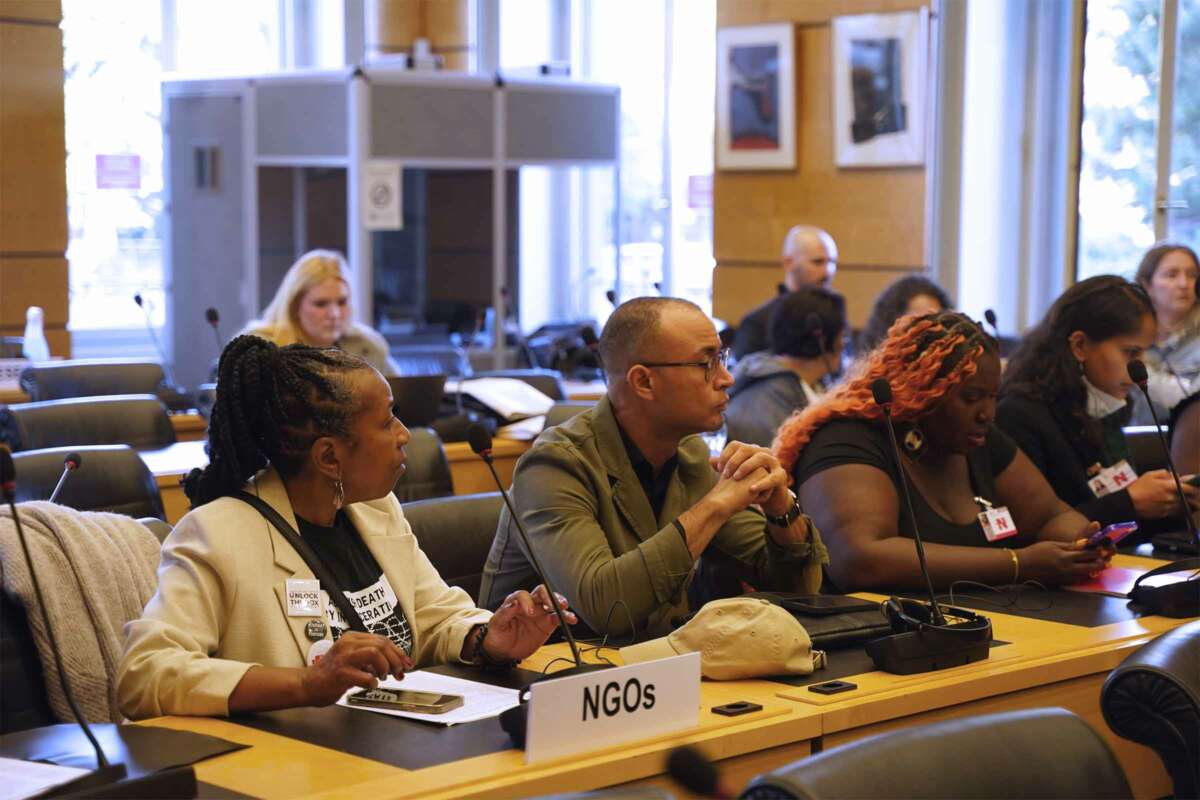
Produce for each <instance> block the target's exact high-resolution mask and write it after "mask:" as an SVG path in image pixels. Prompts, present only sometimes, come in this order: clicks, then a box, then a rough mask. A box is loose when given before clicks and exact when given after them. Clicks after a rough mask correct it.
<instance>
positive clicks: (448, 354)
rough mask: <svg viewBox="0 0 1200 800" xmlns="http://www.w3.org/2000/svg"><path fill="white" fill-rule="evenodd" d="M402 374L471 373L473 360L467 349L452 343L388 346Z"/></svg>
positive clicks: (457, 374)
mask: <svg viewBox="0 0 1200 800" xmlns="http://www.w3.org/2000/svg"><path fill="white" fill-rule="evenodd" d="M388 350H389V352H390V354H391V356H392V360H393V361H395V362H396V366H397V367H399V368H400V374H401V375H439V374H440V375H449V376H450V377H459V376H466V375H470V374H471V362H470V361H469V360H468V359H467V354H466V351H464V350H463V349H462V348H461V347H455V346H454V345H452V344H404V345H392V346H391V347H389V348H388Z"/></svg>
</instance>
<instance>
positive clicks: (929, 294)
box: [856, 275, 954, 354]
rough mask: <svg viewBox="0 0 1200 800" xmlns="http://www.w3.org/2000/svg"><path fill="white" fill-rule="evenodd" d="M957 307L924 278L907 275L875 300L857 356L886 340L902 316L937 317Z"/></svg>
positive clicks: (858, 345) (893, 283)
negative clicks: (939, 312) (936, 315)
mask: <svg viewBox="0 0 1200 800" xmlns="http://www.w3.org/2000/svg"><path fill="white" fill-rule="evenodd" d="M951 308H954V304H953V303H952V302H950V297H949V295H947V294H946V292H945V291H944V290H943V289H942V287H940V286H938V285H937V284H936V283H934V282H933V281H931V280H929V278H926V277H925V276H924V275H906V276H904V277H903V278H900V279H899V280H896V281H894V282H892V284H891V285H890V286H888V287H887V288H886V289H884V290H883V291H882V292H880V293H879V296H878V297H876V298H875V305H874V306H872V307H871V316H870V317H869V318H867V325H866V327H865V328H863V332H862V335H861V336H860V337H859V338H858V342H857V343H856V351H857V354H865V353H866V352H867V351H869V350H872V349H874V348H875V346H876V345H878V344H879V343H880V342H881V341H883V337H885V336H887V332H888V330H889V329H890V328H891V327H892V325H893V324H894V323H895V322H896V320H898V319H900V318H901V317H907V316H909V315H910V314H933V313H936V312H938V311H947V310H949V309H951Z"/></svg>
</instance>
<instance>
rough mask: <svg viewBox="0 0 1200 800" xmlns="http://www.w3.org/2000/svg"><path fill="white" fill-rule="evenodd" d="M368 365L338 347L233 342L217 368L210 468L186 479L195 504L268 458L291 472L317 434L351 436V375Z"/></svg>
mask: <svg viewBox="0 0 1200 800" xmlns="http://www.w3.org/2000/svg"><path fill="white" fill-rule="evenodd" d="M370 368H371V367H370V365H368V364H367V362H365V361H363V360H362V359H360V358H358V357H356V356H352V355H350V354H348V353H345V352H343V351H341V350H337V349H334V348H329V349H324V348H316V347H307V346H305V345H300V344H292V345H288V346H287V347H278V346H277V345H275V344H273V343H272V342H269V341H267V340H266V339H263V338H261V337H258V336H252V335H247V336H239V337H237V338H236V339H234V340H233V341H231V342H230V343H229V344H228V345H226V346H225V350H224V352H222V353H221V361H220V364H219V366H218V367H217V398H216V402H215V403H214V404H213V410H212V417H211V419H210V420H209V424H208V446H207V448H206V449H207V451H208V458H209V462H208V466H207V467H205V468H204V469H202V470H200V469H194V470H192V471H191V473H189V474H188V476H187V478H185V479H184V481H183V490H184V492H186V493H187V496H188V499H189V500H190V501H191V503H192V508H197V507H199V506H202V505H204V504H205V503H208V502H210V501H212V500H216V499H217V498H218V497H224V496H225V495H229V494H232V493H233V492H236V491H237V490H238V489H240V488H241V487H242V484H244V483H245V482H246V481H247V480H249V479H250V477H251V476H252V475H254V473H256V472H257V471H258V470H260V469H262V468H263V467H265V466H267V464H268V463H269V464H271V465H272V466H274V467H275V469H277V470H279V473H280V474H281V475H285V476H286V475H294V474H296V473H297V472H299V471H300V469H301V468H302V467H303V465H304V461H305V459H306V458H307V457H308V452H309V449H310V448H311V447H312V443H313V442H315V441H316V440H317V439H318V438H320V437H322V436H330V435H333V436H346V435H348V434H349V433H350V423H351V421H352V420H353V419H354V417H355V416H356V415H357V414H358V412H359V411H360V410H361V409H360V408H359V404H358V403H356V402H355V398H354V392H353V391H352V390H351V388H350V385H349V376H350V374H351V373H353V372H357V371H359V370H364V369H370Z"/></svg>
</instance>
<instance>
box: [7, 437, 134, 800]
mask: <svg viewBox="0 0 1200 800" xmlns="http://www.w3.org/2000/svg"><path fill="white" fill-rule="evenodd" d="M69 458H70V457H69V456H68V459H69ZM64 474H65V473H64ZM60 483H61V481H60ZM16 488H17V468H16V465H15V464H14V463H13V457H12V450H10V449H9V448H8V445H5V444H0V491H2V492H3V493H4V501H5V502H6V503H8V509H9V511H10V512H11V513H12V519H13V525H14V526H16V529H17V539H18V540H19V541H20V542H21V552H22V553H23V554H24V555H25V565H26V566H27V567H29V580H30V582H31V583H32V584H33V594H34V596H35V597H36V598H37V602H38V607H39V608H40V609H41V615H42V624H43V625H45V626H46V638H47V639H49V641H50V652H51V653H53V655H54V666H55V668H56V669H57V671H58V680H59V681H60V682H61V683H62V688H63V696H64V697H65V698H66V700H67V705H68V706H70V708H71V714H72V716H74V717H75V721H76V722H77V723H79V727H80V728H82V729H83V735H84V736H86V737H87V740H88V741H89V742H91V744H92V749H93V750H95V751H96V767H97V769H96V772H94V773H90V774H89V775H85V776H83V777H82V778H79V779H77V780H84V779H93V778H94V780H89V781H88V783H87V784H85V785H81V784H79V783H75V782H74V781H73V782H72V785H73V786H74V788H75V789H76V790H78V789H83V788H85V786H86V787H90V786H103V785H105V784H108V783H113V782H115V781H119V780H121V779H122V778H124V777H125V765H124V764H116V765H115V766H114V765H112V764H109V763H108V759H107V758H106V757H105V756H104V749H103V748H102V747H100V742H98V741H96V737H95V735H93V734H92V729H91V728H90V727H88V723H87V718H86V717H84V715H83V712H81V711H80V710H79V705H78V704H77V703H76V702H75V695H74V694H73V693H72V692H71V684H70V682H69V681H68V680H67V671H66V670H65V669H64V668H63V662H62V654H61V653H59V650H58V641H57V640H56V639H55V638H54V628H53V627H52V626H51V625H50V615H49V612H47V611H46V600H45V598H44V597H43V595H42V585H41V582H40V581H38V576H37V570H35V569H34V567H33V559H32V558H30V556H29V544H28V543H27V542H26V541H25V529H24V528H23V527H22V526H21V516H20V515H19V514H18V513H17V504H16V499H15V497H16Z"/></svg>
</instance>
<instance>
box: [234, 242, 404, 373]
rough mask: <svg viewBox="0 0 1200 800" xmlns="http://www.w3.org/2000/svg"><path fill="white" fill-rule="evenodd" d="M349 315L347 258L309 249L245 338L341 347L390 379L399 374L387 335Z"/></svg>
mask: <svg viewBox="0 0 1200 800" xmlns="http://www.w3.org/2000/svg"><path fill="white" fill-rule="evenodd" d="M351 316H352V314H351V310H350V267H349V266H348V265H347V264H346V259H344V258H343V257H342V255H341V253H337V252H335V251H333V250H310V251H309V252H307V253H305V254H304V255H302V256H300V258H299V259H297V260H296V263H295V264H292V266H291V268H290V269H289V270H288V271H287V274H286V275H284V276H283V282H282V283H280V284H279V289H278V291H276V292H275V297H274V299H272V300H271V303H270V305H268V306H267V307H266V309H264V310H263V313H262V317H261V318H260V319H256V320H253V321H252V322H250V323H249V324H248V325H247V326H246V327H245V328H244V329H243V330H242V333H250V334H254V335H255V336H261V337H262V338H264V339H267V340H269V341H272V342H274V343H275V344H277V345H279V346H280V347H283V346H284V345H289V344H295V343H296V342H299V343H300V344H306V345H309V346H311V347H337V348H338V349H340V350H344V351H345V352H347V353H350V354H352V355H356V356H358V357H359V358H361V359H363V360H364V361H366V362H367V363H368V364H370V365H371V366H372V367H374V368H375V369H377V370H379V371H380V372H381V373H383V374H384V375H386V376H394V375H397V374H399V369H398V368H397V366H396V363H395V362H394V361H392V359H391V357H390V356H389V355H388V346H387V341H386V340H385V339H384V338H383V336H381V335H380V334H379V332H378V331H375V330H374V329H372V328H369V327H367V326H366V325H360V324H358V323H357V322H354V321H353V320H352V319H351Z"/></svg>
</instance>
